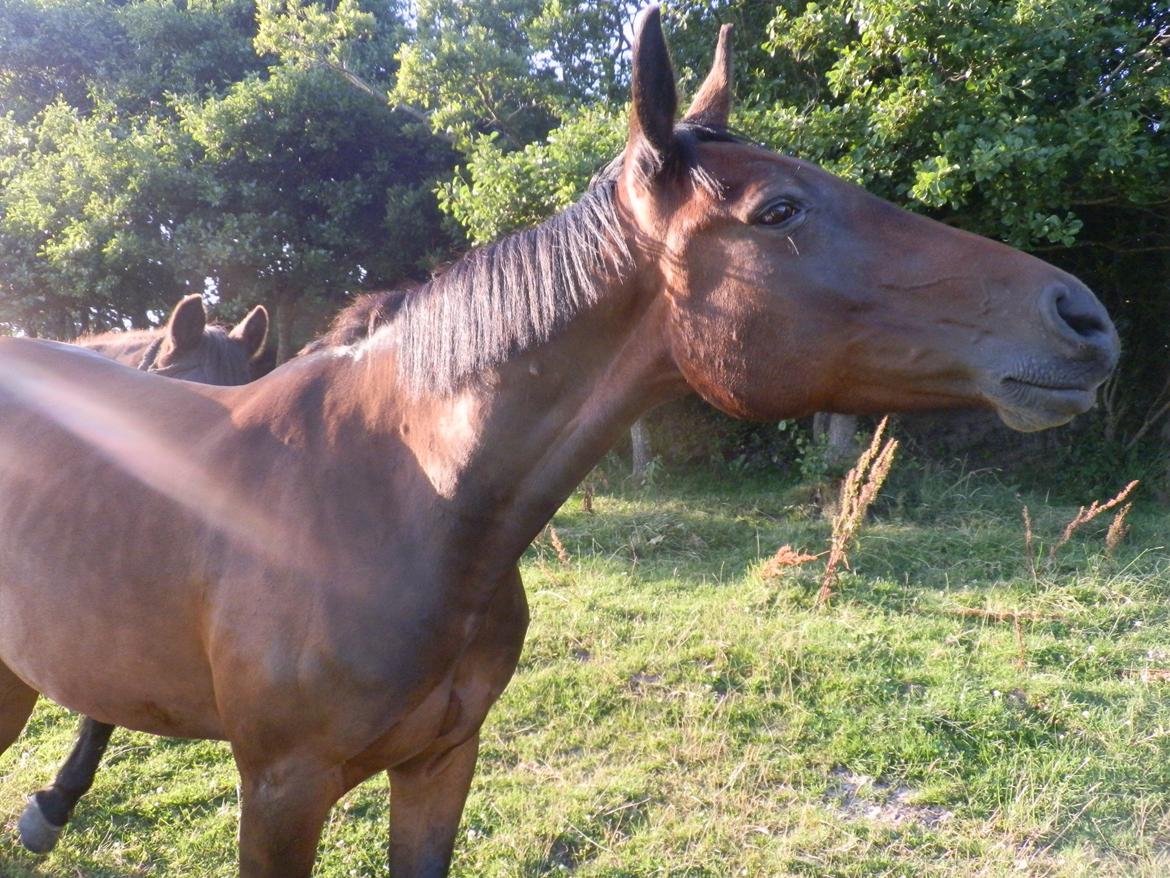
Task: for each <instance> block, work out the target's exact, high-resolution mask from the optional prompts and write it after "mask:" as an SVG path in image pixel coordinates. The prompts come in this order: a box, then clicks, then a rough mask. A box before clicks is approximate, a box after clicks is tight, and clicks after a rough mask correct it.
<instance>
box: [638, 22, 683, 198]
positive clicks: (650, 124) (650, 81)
mask: <svg viewBox="0 0 1170 878" xmlns="http://www.w3.org/2000/svg"><path fill="white" fill-rule="evenodd" d="M633 55H634V57H633V76H632V81H631V86H630V91H631V98H632V101H631V105H630V135H629V139H628V140H627V142H626V167H627V169H628V170H629V171H632V172H634V173H635V174H637V176H638V178H639V179H640V180H641V181H643V182H645V181H648V180H650V179H652V178H653V177H654V176H655V175H656V174H657V173H658V172H659V171H660V170H662V168H663V167H664V166H665V165H666V164H667V162H668V161H669V160H670V158H671V154H672V153H673V151H674V149H675V148H676V145H675V139H674V117H675V113H676V112H677V110H678V92H677V91H676V90H675V87H674V68H673V67H672V66H671V64H670V52H669V51H668V50H667V48H666V38H665V37H664V36H663V35H662V16H661V13H660V12H659V9H658V7H657V6H649V7H647V8H646V9H644V10H642V12H641V13H640V14H639V15H638V20H637V22H636V23H635V24H634V53H633Z"/></svg>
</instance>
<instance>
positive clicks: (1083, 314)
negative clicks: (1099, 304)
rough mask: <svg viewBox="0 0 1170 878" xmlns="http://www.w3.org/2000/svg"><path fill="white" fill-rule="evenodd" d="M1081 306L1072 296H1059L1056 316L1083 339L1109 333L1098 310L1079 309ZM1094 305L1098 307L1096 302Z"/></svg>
mask: <svg viewBox="0 0 1170 878" xmlns="http://www.w3.org/2000/svg"><path fill="white" fill-rule="evenodd" d="M1080 304H1081V303H1078V302H1076V301H1075V300H1074V299H1073V297H1072V296H1069V295H1067V294H1065V295H1058V296H1057V298H1056V314H1057V316H1058V317H1059V318H1060V319H1061V320H1062V321H1064V324H1065V325H1066V326H1067V327H1068V328H1069V329H1071V330H1072V331H1073V332H1075V333H1076V334H1077V335H1079V336H1080V337H1081V338H1092V337H1093V336H1094V335H1099V334H1101V333H1105V332H1107V331H1108V330H1107V329H1106V328H1105V320H1104V319H1103V317H1102V315H1101V314H1100V313H1099V312H1098V311H1097V310H1096V309H1094V310H1092V311H1089V310H1087V309H1084V308H1082V307H1078V305H1080ZM1093 304H1094V305H1096V302H1094V303H1093Z"/></svg>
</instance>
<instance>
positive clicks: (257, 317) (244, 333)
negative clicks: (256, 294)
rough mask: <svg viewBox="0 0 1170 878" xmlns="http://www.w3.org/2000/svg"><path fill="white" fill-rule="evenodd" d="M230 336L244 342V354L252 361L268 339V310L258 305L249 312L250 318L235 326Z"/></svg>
mask: <svg viewBox="0 0 1170 878" xmlns="http://www.w3.org/2000/svg"><path fill="white" fill-rule="evenodd" d="M229 335H230V336H231V337H232V338H234V339H236V341H240V342H243V344H244V352H245V353H246V354H247V355H248V359H249V360H250V359H252V358H253V357H254V356H256V355H257V354H258V353H260V351H261V349H263V347H264V339H266V338H268V309H267V308H265V307H264V306H263V305H257V306H256V307H255V308H253V309H252V310H251V311H249V312H248V316H247V317H245V318H244V319H243V320H241V321H240V322H239V323H237V324H236V325H235V327H234V328H233V329H232V331H231V332H230V333H229Z"/></svg>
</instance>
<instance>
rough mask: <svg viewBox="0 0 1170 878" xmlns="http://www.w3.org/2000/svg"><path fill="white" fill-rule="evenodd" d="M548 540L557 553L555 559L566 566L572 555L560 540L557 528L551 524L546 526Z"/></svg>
mask: <svg viewBox="0 0 1170 878" xmlns="http://www.w3.org/2000/svg"><path fill="white" fill-rule="evenodd" d="M548 541H549V542H550V543H552V547H553V551H555V552H556V553H557V559H558V560H559V561H560V562H561V564H563V565H564V566H565V567H568V566H569V564H570V563H571V562H572V560H573V557H572V556H571V555H570V554H569V551H568V549H566V548H565V544H564V543H562V542H561V538H560V537H559V536H558V535H557V529H556V528H555V527H553V526H552V525H551V524H550V525H549V526H548Z"/></svg>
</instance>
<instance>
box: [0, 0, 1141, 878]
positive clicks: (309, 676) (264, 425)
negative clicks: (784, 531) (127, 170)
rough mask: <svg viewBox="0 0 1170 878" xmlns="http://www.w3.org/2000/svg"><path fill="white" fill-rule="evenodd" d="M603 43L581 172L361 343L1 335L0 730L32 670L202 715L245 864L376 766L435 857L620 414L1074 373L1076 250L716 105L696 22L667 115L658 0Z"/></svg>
mask: <svg viewBox="0 0 1170 878" xmlns="http://www.w3.org/2000/svg"><path fill="white" fill-rule="evenodd" d="M633 58H634V71H633V107H632V111H631V118H630V132H629V140H628V143H627V145H626V148H625V151H624V154H623V156H622V158H621V159H620V160H618V161H616V162H614V163H613V164H612V165H611V166H610V167H609V168H608V169H607V171H606V172H604V173H603V174H602V175H601V176H600V177H599V179H598V180H597V181H596V183H595V185H594V186H593V188H592V189H591V191H590V192H589V193H588V194H586V195H585V196H584V197H583V198H582V199H581V201H580V202H578V203H577V204H576V205H575V206H573V207H571V208H569V209H568V210H566V211H565V212H564V213H563V214H561V215H559V216H558V217H555V218H553V219H551V220H549V221H547V222H546V223H544V224H542V225H540V226H538V227H536V228H535V229H532V230H530V231H527V232H523V233H520V234H518V235H514V236H512V237H510V238H507V239H505V240H503V241H502V242H500V243H498V244H496V245H494V246H490V247H486V248H484V249H481V250H479V251H476V252H474V253H472V254H471V255H470V256H468V257H467V258H466V259H464V260H463V261H461V262H458V263H456V264H455V265H454V266H452V267H451V268H450V269H449V270H448V271H447V272H446V273H445V274H443V275H441V276H440V277H438V278H436V279H434V280H432V281H431V282H430V283H428V284H426V285H424V286H423V287H421V288H420V289H418V290H417V291H415V292H414V293H412V294H410V295H409V296H407V297H406V299H405V301H404V302H403V303H402V305H401V307H400V308H399V310H398V311H397V313H396V314H394V315H393V317H392V318H390V319H387V320H386V321H385V322H383V323H381V324H380V325H379V326H378V327H377V328H376V330H375V331H374V332H373V333H372V334H371V335H370V336H369V338H367V339H365V340H363V341H361V342H357V343H355V344H353V345H349V346H341V347H336V348H332V349H328V350H325V351H322V352H320V353H317V354H313V355H309V356H306V357H301V358H298V359H296V360H294V361H292V362H290V363H288V364H286V365H285V366H283V367H281V368H279V369H277V370H276V371H275V372H273V373H272V374H271V375H268V376H267V377H265V378H262V379H260V380H259V381H256V382H253V383H252V384H249V385H246V386H244V387H234V388H221V387H205V386H202V385H193V384H185V383H181V382H176V381H160V380H158V379H156V378H154V377H152V376H150V375H144V374H141V373H136V372H132V371H127V370H124V369H120V368H118V367H116V366H114V365H113V364H110V365H108V366H106V367H105V368H102V366H103V364H101V363H94V362H91V358H90V357H87V356H86V355H85V354H84V353H83V352H78V351H76V350H75V349H68V348H65V347H63V346H59V345H53V344H51V343H38V342H33V341H28V340H23V339H8V340H0V412H2V413H3V415H2V416H0V748H2V747H5V746H7V745H8V744H10V743H11V742H12V741H13V740H15V738H16V737H17V735H18V734H19V733H20V730H21V728H22V727H23V725H24V723H25V721H26V719H27V717H28V715H29V713H30V712H31V710H32V707H33V703H34V702H35V700H36V697H37V693H38V692H39V693H43V694H45V695H47V696H48V697H50V698H52V699H54V700H55V701H58V702H59V703H61V704H65V705H67V706H69V707H72V708H74V709H76V710H79V711H81V712H84V713H86V714H87V715H90V716H93V717H95V718H98V719H100V720H102V721H105V722H113V723H117V724H119V725H124V726H129V727H132V728H136V729H141V730H145V731H149V732H153V733H156V734H161V735H177V736H183V737H210V738H221V739H226V740H228V741H229V742H230V743H231V747H232V753H233V756H234V757H235V761H236V764H237V766H238V768H239V771H240V776H241V825H240V873H241V875H243V876H246V878H259V876H272V878H275V876H281V878H303V876H306V875H308V874H309V873H310V871H311V869H312V864H313V861H314V857H315V852H316V845H317V839H318V837H319V834H320V831H321V828H322V825H323V822H324V820H325V818H326V816H327V814H328V811H329V809H330V808H331V806H332V805H333V803H334V802H336V801H337V799H338V798H339V797H340V796H341V795H342V794H343V793H344V792H345V791H346V790H348V789H350V788H351V787H353V786H354V785H356V784H358V783H360V782H361V781H362V780H364V779H366V778H368V777H370V776H371V775H373V774H375V773H376V772H379V771H383V770H385V771H387V772H388V774H389V777H390V787H391V812H392V819H391V827H390V861H391V868H392V870H393V875H394V876H395V878H423V876H427V878H434V876H442V875H445V874H447V869H448V863H449V860H450V856H451V851H452V846H453V844H454V839H455V834H456V829H457V826H458V822H459V816H460V813H461V812H462V809H463V803H464V799H465V796H466V794H467V790H468V786H469V784H470V782H471V777H472V773H473V770H474V767H475V761H476V753H477V748H478V735H479V728H480V725H481V723H482V722H483V719H484V717H485V715H486V714H487V711H488V709H489V708H490V706H491V705H492V703H493V702H494V701H495V700H496V698H497V697H498V696H499V694H500V692H501V691H502V690H503V689H504V687H505V686H506V685H507V683H508V680H509V679H510V677H511V675H512V673H513V670H514V669H515V666H516V662H517V660H518V657H519V655H520V650H521V644H522V641H523V638H524V632H525V628H526V625H527V609H526V604H525V599H524V592H523V589H522V587H521V584H520V577H519V574H518V572H517V566H516V565H517V561H518V559H519V557H520V555H521V553H522V552H523V551H524V549H525V547H526V546H527V545H528V544H529V542H530V541H531V540H532V539H533V538H534V536H535V535H536V534H537V533H539V531H540V529H541V528H542V527H543V526H544V524H545V523H546V522H547V521H548V520H549V518H550V517H551V516H552V514H553V513H554V512H555V510H556V509H557V508H558V506H559V505H560V504H561V502H562V501H563V500H564V499H565V497H567V496H568V494H569V493H570V492H571V491H572V489H573V487H574V486H575V485H576V484H577V483H578V482H579V481H580V479H581V478H582V477H583V476H584V475H585V474H586V473H587V472H588V471H589V469H590V468H591V467H592V466H593V465H594V463H595V462H596V461H597V460H598V459H599V458H600V456H601V455H602V454H603V453H604V452H605V450H606V449H607V448H608V447H609V445H610V444H611V442H612V441H613V440H614V439H615V438H616V437H617V436H618V435H620V433H621V432H622V431H623V430H624V429H625V428H627V427H628V426H629V424H630V423H631V422H632V421H633V420H634V419H635V418H636V417H637V416H638V415H639V414H640V413H641V412H643V411H645V410H646V409H647V408H649V407H650V406H652V405H655V404H656V403H659V402H661V401H663V400H666V399H669V398H672V397H676V396H679V395H681V394H684V393H686V392H688V390H690V389H693V390H696V391H698V392H699V393H700V394H702V395H703V396H704V397H705V398H706V399H708V400H710V401H711V402H713V403H715V404H716V405H718V406H720V407H721V408H723V409H724V410H725V411H727V412H730V413H731V414H734V415H738V416H741V417H751V418H760V419H776V418H784V417H794V416H798V415H802V414H805V413H809V412H812V411H815V410H832V411H843V412H850V411H856V412H872V411H889V410H897V409H915V408H925V407H939V406H989V407H992V408H994V409H996V410H997V411H998V412H999V413H1000V415H1001V416H1002V417H1003V419H1004V420H1005V421H1006V422H1007V423H1009V424H1010V425H1012V426H1015V427H1018V428H1021V429H1041V428H1044V427H1050V426H1054V425H1057V424H1062V423H1064V422H1066V421H1068V420H1069V419H1071V418H1072V417H1073V416H1075V415H1076V414H1078V413H1080V412H1083V411H1085V410H1086V409H1088V408H1089V407H1090V406H1091V405H1092V403H1093V399H1094V394H1095V390H1096V388H1097V387H1098V385H1099V384H1100V383H1101V381H1102V380H1103V379H1104V378H1105V377H1106V376H1107V375H1108V374H1109V372H1110V370H1111V369H1112V367H1113V366H1114V364H1115V361H1116V358H1117V355H1118V345H1117V337H1116V334H1115V332H1114V330H1113V327H1112V325H1111V323H1110V322H1109V318H1108V317H1107V315H1106V314H1105V312H1104V310H1103V309H1102V307H1101V306H1100V304H1099V303H1098V302H1097V300H1096V299H1095V298H1094V297H1093V295H1092V293H1090V292H1089V290H1088V289H1086V288H1085V287H1084V286H1083V285H1082V284H1081V283H1079V282H1078V281H1077V280H1076V279H1074V278H1072V277H1070V276H1069V275H1067V274H1065V273H1064V272H1061V271H1059V270H1057V269H1056V268H1053V267H1052V266H1050V265H1047V264H1045V263H1044V262H1041V261H1040V260H1038V259H1035V258H1033V257H1031V256H1027V255H1025V254H1023V253H1020V252H1017V251H1015V250H1012V249H1010V248H1008V247H1006V246H1003V245H1001V244H997V243H994V242H992V241H988V240H986V239H983V238H978V237H976V236H973V235H969V234H966V233H964V232H961V231H957V230H955V229H952V228H949V227H947V226H944V225H941V224H939V223H935V222H932V221H931V220H928V219H925V218H923V217H920V216H915V215H912V214H909V213H904V212H902V211H900V210H898V209H897V208H895V207H893V206H891V205H889V204H887V203H885V202H883V201H881V200H879V199H877V198H874V197H872V196H870V195H868V194H867V193H865V192H864V191H862V190H860V189H858V188H856V187H854V186H852V185H850V184H848V183H845V182H843V181H841V180H838V179H836V178H834V177H832V176H831V175H829V174H827V173H825V172H824V171H821V170H819V169H817V168H816V167H813V166H811V165H809V164H806V163H803V162H800V161H798V160H796V159H792V158H787V157H784V156H780V155H776V154H774V153H772V152H769V151H768V150H766V149H763V148H761V147H758V146H754V145H751V144H748V143H744V142H743V141H741V140H739V139H737V138H736V137H734V136H733V135H731V134H729V133H728V131H727V128H726V123H727V115H728V111H729V108H730V103H731V94H730V61H729V53H728V51H727V34H726V31H724V33H723V34H722V35H721V39H720V50H719V51H718V52H717V55H716V62H715V65H714V69H713V70H712V72H711V74H710V76H709V77H708V79H707V80H706V81H705V83H704V84H703V86H702V88H701V89H700V91H699V94H698V96H697V97H696V98H695V101H694V103H693V105H692V106H691V109H690V111H689V112H688V113H687V114H686V115H685V117H684V119H683V121H682V122H681V123H678V124H676V123H675V108H676V95H675V85H674V79H673V73H672V70H671V67H670V62H669V58H668V55H667V51H666V45H665V42H664V40H663V37H662V32H661V29H660V25H659V18H658V12H657V10H656V9H651V10H650V11H649V12H647V13H644V14H643V15H642V16H641V18H640V19H639V23H638V26H637V28H636V33H635V37H634V54H633ZM80 387H84V392H83V393H79V392H78V388H80ZM79 607H82V608H84V612H78V608H79Z"/></svg>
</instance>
